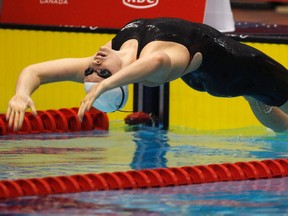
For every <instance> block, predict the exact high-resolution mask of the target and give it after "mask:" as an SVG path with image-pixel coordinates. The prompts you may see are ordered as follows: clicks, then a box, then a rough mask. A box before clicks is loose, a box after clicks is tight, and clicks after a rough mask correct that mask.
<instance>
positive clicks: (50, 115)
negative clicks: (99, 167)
mask: <svg viewBox="0 0 288 216" xmlns="http://www.w3.org/2000/svg"><path fill="white" fill-rule="evenodd" d="M77 112H78V108H71V109H68V108H62V109H59V110H42V111H38V112H37V116H34V115H33V114H32V113H31V112H26V113H25V116H24V121H23V126H22V128H21V130H19V131H17V132H14V131H13V130H12V129H11V128H9V127H8V122H7V121H6V116H5V114H0V136H1V135H10V134H33V133H34V134H35V133H55V132H57V133H65V132H75V131H87V130H108V129H109V120H108V116H107V114H106V113H104V112H101V111H99V110H96V109H95V108H93V107H92V108H91V109H90V110H89V111H88V112H86V113H85V115H84V117H83V121H82V122H80V121H79V120H78V117H77Z"/></svg>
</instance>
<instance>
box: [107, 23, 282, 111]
mask: <svg viewBox="0 0 288 216" xmlns="http://www.w3.org/2000/svg"><path fill="white" fill-rule="evenodd" d="M129 39H137V40H138V43H139V45H138V53H137V55H138V57H139V55H140V53H141V51H142V49H143V48H144V47H145V46H146V45H147V44H148V43H150V42H152V41H157V40H158V41H171V42H176V43H179V44H182V45H184V46H185V47H186V48H187V49H188V50H189V52H190V55H191V57H193V56H194V55H195V53H196V52H201V53H202V55H203V61H202V64H201V66H200V67H199V68H198V69H197V70H196V71H192V72H190V73H188V74H186V75H185V76H183V77H182V79H183V80H184V81H185V83H186V84H188V85H189V86H190V87H192V88H193V89H196V90H198V91H207V92H208V93H209V94H211V95H214V96H220V97H235V96H241V95H243V96H251V97H254V98H255V99H257V100H259V101H262V102H263V103H265V104H267V105H273V106H281V105H282V104H284V103H285V102H286V101H287V99H288V71H287V69H286V68H285V67H283V66H282V65H281V64H279V63H278V62H276V61H275V60H273V59H272V58H270V57H269V56H267V55H265V54H264V53H262V52H260V51H258V50H256V49H254V48H252V47H249V46H247V45H244V44H242V43H239V42H237V41H234V40H233V39H231V38H229V37H227V36H225V35H224V34H222V33H220V32H219V31H217V30H215V29H214V28H212V27H210V26H207V25H205V24H199V23H193V22H188V21H185V20H181V19H176V18H156V19H139V20H135V21H132V22H130V23H128V24H127V25H126V26H125V27H124V28H122V29H121V31H120V32H119V33H118V34H117V35H116V36H115V37H114V38H113V39H112V49H114V50H119V49H120V47H121V45H122V44H123V43H124V42H126V41H127V40H129Z"/></svg>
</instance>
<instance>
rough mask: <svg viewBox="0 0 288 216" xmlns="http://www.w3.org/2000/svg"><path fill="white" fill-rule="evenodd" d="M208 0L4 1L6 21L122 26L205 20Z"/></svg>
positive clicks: (31, 23)
mask: <svg viewBox="0 0 288 216" xmlns="http://www.w3.org/2000/svg"><path fill="white" fill-rule="evenodd" d="M205 2H206V0H181V1H179V0H85V1H80V0H3V1H2V4H3V5H2V15H1V21H0V22H2V23H10V24H28V25H49V26H66V25H68V26H94V27H100V28H120V27H122V26H123V25H124V24H126V23H127V22H129V21H131V20H133V19H136V18H141V17H147V18H152V17H178V18H183V19H187V20H191V21H194V22H203V17H204V11H205Z"/></svg>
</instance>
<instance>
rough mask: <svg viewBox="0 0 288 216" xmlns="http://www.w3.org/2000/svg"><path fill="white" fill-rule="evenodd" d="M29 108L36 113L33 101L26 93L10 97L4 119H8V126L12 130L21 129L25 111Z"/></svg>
mask: <svg viewBox="0 0 288 216" xmlns="http://www.w3.org/2000/svg"><path fill="white" fill-rule="evenodd" d="M28 108H30V109H31V111H32V114H33V115H34V116H36V115H37V111H36V109H35V106H34V102H33V100H32V99H31V97H29V96H26V95H17V94H16V95H15V96H14V97H12V98H11V100H10V102H9V104H8V109H7V113H6V120H7V121H8V127H9V128H12V126H13V131H18V130H20V129H21V127H22V124H23V120H24V116H25V111H26V110H27V109H28Z"/></svg>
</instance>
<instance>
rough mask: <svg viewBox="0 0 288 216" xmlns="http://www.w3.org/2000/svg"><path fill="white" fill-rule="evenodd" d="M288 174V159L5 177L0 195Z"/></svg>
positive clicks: (92, 189) (265, 177)
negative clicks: (24, 177)
mask: <svg viewBox="0 0 288 216" xmlns="http://www.w3.org/2000/svg"><path fill="white" fill-rule="evenodd" d="M285 176H288V159H275V160H262V161H250V162H237V163H224V164H209V165H197V166H185V167H172V168H157V169H145V170H130V171H127V172H111V173H108V172H105V173H99V174H92V173H89V174H83V175H80V174H78V175H72V176H56V177H45V178H31V179H17V180H2V181H0V198H12V197H21V196H35V195H36V196H40V195H48V194H59V193H77V192H84V191H99V190H120V189H138V188H155V187H168V186H179V185H190V184H202V183H212V182H223V181H240V180H257V179H268V178H279V177H285Z"/></svg>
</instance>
